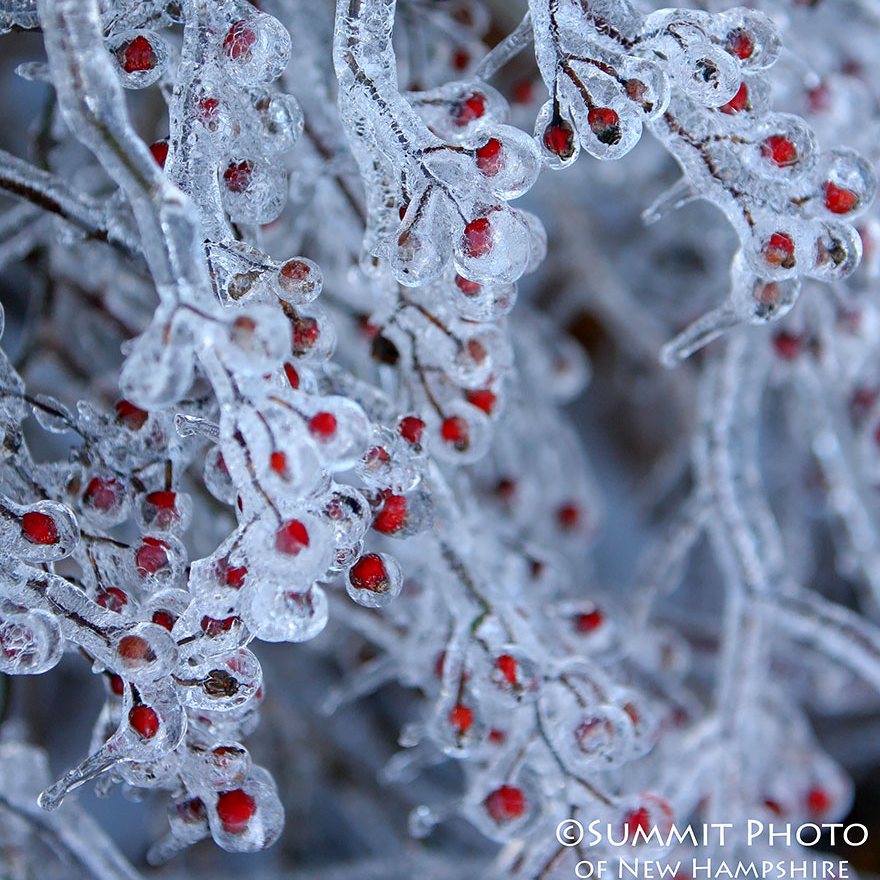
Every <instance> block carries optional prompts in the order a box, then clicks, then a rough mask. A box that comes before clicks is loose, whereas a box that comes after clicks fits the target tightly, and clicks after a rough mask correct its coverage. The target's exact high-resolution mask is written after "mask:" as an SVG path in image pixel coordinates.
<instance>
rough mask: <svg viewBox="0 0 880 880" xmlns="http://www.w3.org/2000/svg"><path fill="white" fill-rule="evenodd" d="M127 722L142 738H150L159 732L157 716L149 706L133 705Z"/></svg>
mask: <svg viewBox="0 0 880 880" xmlns="http://www.w3.org/2000/svg"><path fill="white" fill-rule="evenodd" d="M128 723H129V726H130V727H131V728H132V729H133V730H135V731H137V733H138V735H139V736H140V737H141V738H142V739H152V738H153V737H154V736H155V735H156V734H157V733H158V732H159V716H158V715H157V714H156V711H155V710H154V709H151V708H150V707H149V706H133V707H132V709H131V711H130V712H129V713H128Z"/></svg>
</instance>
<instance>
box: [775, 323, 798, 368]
mask: <svg viewBox="0 0 880 880" xmlns="http://www.w3.org/2000/svg"><path fill="white" fill-rule="evenodd" d="M802 345H803V339H802V338H801V337H800V336H796V335H795V334H794V333H787V332H786V331H785V330H780V331H779V332H778V333H776V335H775V336H774V337H773V349H774V351H775V352H776V354H777V355H778V356H779V357H781V358H782V359H783V360H786V361H793V360H794V359H795V358H796V357H797V356H798V355H799V354H800V352H801V346H802Z"/></svg>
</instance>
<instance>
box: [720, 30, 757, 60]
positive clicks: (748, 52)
mask: <svg viewBox="0 0 880 880" xmlns="http://www.w3.org/2000/svg"><path fill="white" fill-rule="evenodd" d="M727 51H728V52H730V54H731V55H735V56H736V57H737V58H739V59H740V61H745V60H746V59H747V58H751V57H752V53H753V52H754V51H755V41H754V40H753V39H752V38H751V36H750V35H749V34H747V33H746V32H745V31H744V30H743V29H742V28H737V29H736V30H733V31H731V32H730V33H729V34H728V35H727Z"/></svg>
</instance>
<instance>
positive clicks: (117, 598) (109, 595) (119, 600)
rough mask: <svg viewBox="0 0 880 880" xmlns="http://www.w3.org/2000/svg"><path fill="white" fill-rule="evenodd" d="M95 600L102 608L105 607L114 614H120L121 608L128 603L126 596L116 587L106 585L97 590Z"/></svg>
mask: <svg viewBox="0 0 880 880" xmlns="http://www.w3.org/2000/svg"><path fill="white" fill-rule="evenodd" d="M95 601H96V602H97V603H98V604H99V605H100V606H101V607H102V608H106V609H107V610H108V611H113V612H114V613H116V614H121V613H122V609H123V608H125V606H126V605H128V596H127V595H126V594H125V593H124V592H123V591H122V590H120V589H119V588H118V587H107V588H106V589H103V590H99V591H98V595H97V596H96V597H95Z"/></svg>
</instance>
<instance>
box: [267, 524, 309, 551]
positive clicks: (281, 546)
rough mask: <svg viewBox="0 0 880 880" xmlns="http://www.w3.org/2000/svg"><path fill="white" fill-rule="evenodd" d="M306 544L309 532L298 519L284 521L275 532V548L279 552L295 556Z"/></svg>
mask: <svg viewBox="0 0 880 880" xmlns="http://www.w3.org/2000/svg"><path fill="white" fill-rule="evenodd" d="M308 546H309V533H308V532H307V531H306V527H305V526H304V525H303V524H302V523H301V522H300V521H299V520H298V519H292V520H289V521H288V522H286V523H284V525H283V526H281V528H280V529H278V531H277V532H276V533H275V549H276V550H277V551H278V552H279V553H286V554H287V555H288V556H296V555H297V554H298V553H299V552H300V551H301V550H303V549H304V548H305V547H308Z"/></svg>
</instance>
